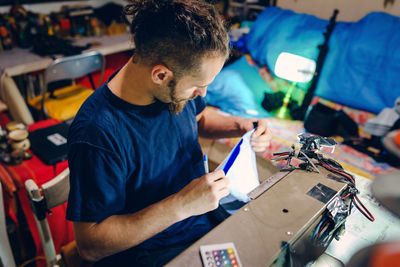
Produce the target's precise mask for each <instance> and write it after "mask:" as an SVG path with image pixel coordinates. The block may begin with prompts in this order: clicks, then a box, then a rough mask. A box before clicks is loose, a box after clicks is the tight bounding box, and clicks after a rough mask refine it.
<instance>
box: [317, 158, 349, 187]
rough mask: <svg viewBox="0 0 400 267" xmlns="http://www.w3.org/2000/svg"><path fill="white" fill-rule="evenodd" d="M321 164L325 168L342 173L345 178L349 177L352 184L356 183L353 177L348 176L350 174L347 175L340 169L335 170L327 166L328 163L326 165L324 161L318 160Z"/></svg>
mask: <svg viewBox="0 0 400 267" xmlns="http://www.w3.org/2000/svg"><path fill="white" fill-rule="evenodd" d="M319 162H320V163H321V164H322V165H324V167H325V168H327V169H328V170H331V171H334V172H336V173H339V174H340V175H343V176H344V177H346V178H347V179H349V180H350V181H351V182H352V183H353V184H356V182H355V181H354V179H353V178H351V177H350V175H347V174H345V173H342V172H340V171H337V170H335V169H334V168H331V167H329V166H328V165H326V164H325V163H324V162H322V161H319Z"/></svg>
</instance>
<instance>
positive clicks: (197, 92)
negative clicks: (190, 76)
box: [194, 87, 207, 97]
mask: <svg viewBox="0 0 400 267" xmlns="http://www.w3.org/2000/svg"><path fill="white" fill-rule="evenodd" d="M194 94H195V95H199V96H201V97H205V96H206V94H207V87H203V88H198V89H196V90H195V91H194Z"/></svg>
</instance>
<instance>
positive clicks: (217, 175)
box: [205, 169, 225, 183]
mask: <svg viewBox="0 0 400 267" xmlns="http://www.w3.org/2000/svg"><path fill="white" fill-rule="evenodd" d="M205 177H206V179H207V181H208V182H209V183H212V182H215V181H217V180H219V179H221V178H224V177H225V173H224V171H223V170H221V169H220V170H216V171H213V172H210V173H207V174H205Z"/></svg>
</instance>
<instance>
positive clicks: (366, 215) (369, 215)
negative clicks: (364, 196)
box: [354, 195, 375, 222]
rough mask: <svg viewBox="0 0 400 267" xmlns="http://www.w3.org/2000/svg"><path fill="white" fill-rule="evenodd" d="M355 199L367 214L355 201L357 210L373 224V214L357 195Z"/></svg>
mask: <svg viewBox="0 0 400 267" xmlns="http://www.w3.org/2000/svg"><path fill="white" fill-rule="evenodd" d="M354 198H355V199H356V200H357V201H358V203H360V205H361V206H362V207H363V208H364V210H365V212H367V213H365V212H364V211H363V210H362V209H361V208H360V207H359V206H358V205H357V202H356V201H354V204H355V205H356V207H357V209H358V210H359V211H360V212H361V213H362V214H364V216H365V217H367V219H368V220H370V221H371V222H373V221H375V217H374V216H373V215H372V214H371V212H369V210H368V209H367V208H366V207H365V206H364V205H363V203H362V202H361V200H360V199H359V198H358V197H357V195H354Z"/></svg>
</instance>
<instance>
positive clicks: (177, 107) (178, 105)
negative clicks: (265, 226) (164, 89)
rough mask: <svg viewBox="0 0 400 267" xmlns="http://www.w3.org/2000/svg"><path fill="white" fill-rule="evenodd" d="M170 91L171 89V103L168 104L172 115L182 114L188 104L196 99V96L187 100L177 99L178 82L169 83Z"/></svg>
mask: <svg viewBox="0 0 400 267" xmlns="http://www.w3.org/2000/svg"><path fill="white" fill-rule="evenodd" d="M168 89H169V93H170V98H171V102H170V103H168V108H169V112H170V113H171V114H178V113H180V112H181V111H182V110H183V108H184V107H185V106H186V103H187V102H188V101H189V100H192V99H194V98H196V96H193V97H191V98H187V99H178V98H177V97H176V82H175V80H171V81H170V82H169V83H168Z"/></svg>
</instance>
